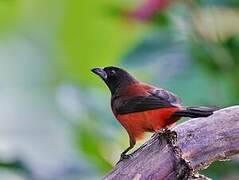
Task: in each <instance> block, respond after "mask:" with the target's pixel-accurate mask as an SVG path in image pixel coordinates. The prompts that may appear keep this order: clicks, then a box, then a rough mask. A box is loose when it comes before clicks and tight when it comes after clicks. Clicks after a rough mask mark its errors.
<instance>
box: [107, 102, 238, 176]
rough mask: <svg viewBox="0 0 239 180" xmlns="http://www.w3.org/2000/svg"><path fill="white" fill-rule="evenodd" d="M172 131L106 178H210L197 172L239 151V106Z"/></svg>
mask: <svg viewBox="0 0 239 180" xmlns="http://www.w3.org/2000/svg"><path fill="white" fill-rule="evenodd" d="M171 131H173V132H174V133H169V132H168V133H164V134H163V133H158V134H155V135H154V136H153V137H152V138H151V139H150V140H149V141H148V142H146V143H145V144H143V145H142V146H141V147H140V148H139V149H137V150H136V151H135V152H133V153H132V154H131V156H130V157H129V158H128V159H125V160H123V161H121V162H119V163H118V164H117V165H116V166H115V168H114V169H113V170H112V171H111V172H110V173H109V174H108V175H106V176H105V177H104V180H111V179H114V180H118V179H120V180H124V179H127V180H128V179H132V180H144V179H151V180H154V179H157V180H160V179H163V180H167V179H168V180H174V179H207V178H206V177H203V176H201V175H198V174H197V172H198V171H199V170H201V169H204V168H206V167H208V166H209V165H210V163H212V162H213V161H217V160H228V159H230V158H231V157H232V156H234V155H236V154H239V106H233V107H229V108H225V109H221V110H219V111H217V112H215V113H214V114H213V115H212V116H210V117H207V118H196V119H191V120H189V121H186V122H185V123H182V124H180V125H178V126H176V127H175V128H173V129H172V130H171Z"/></svg>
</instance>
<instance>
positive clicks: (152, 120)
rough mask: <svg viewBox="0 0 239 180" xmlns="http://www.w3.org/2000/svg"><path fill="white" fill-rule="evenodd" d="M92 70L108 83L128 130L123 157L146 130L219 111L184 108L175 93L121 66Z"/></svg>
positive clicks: (113, 105)
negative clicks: (145, 81) (139, 78)
mask: <svg viewBox="0 0 239 180" xmlns="http://www.w3.org/2000/svg"><path fill="white" fill-rule="evenodd" d="M91 71H92V72H93V73H95V74H96V75H98V76H99V77H100V78H101V79H102V80H103V81H104V82H105V84H106V85H107V86H108V88H109V90H110V92H111V109H112V112H113V114H114V116H115V118H116V119H117V120H118V121H119V123H120V124H121V125H122V126H123V127H124V128H125V129H126V131H127V133H128V136H129V147H127V148H126V149H125V150H124V151H123V152H122V153H121V156H120V159H121V160H122V159H125V158H127V157H128V156H129V155H127V153H128V151H130V150H131V149H132V148H133V147H134V146H135V144H136V141H137V140H140V139H142V138H143V137H144V134H145V133H146V132H159V131H161V130H163V129H167V128H169V127H172V126H174V125H175V123H176V122H177V121H178V120H179V119H181V118H182V117H190V118H198V117H207V116H210V115H212V114H213V112H214V111H216V110H218V108H217V107H203V106H199V107H184V106H182V105H181V99H180V98H179V97H177V96H176V95H175V94H174V93H172V92H170V91H167V90H165V89H163V88H160V87H155V86H153V85H149V84H146V83H143V82H141V81H138V80H137V79H135V78H134V77H133V76H132V75H131V74H130V73H128V72H127V71H126V70H124V69H122V68H119V67H114V66H108V67H104V68H99V67H96V68H93V69H91Z"/></svg>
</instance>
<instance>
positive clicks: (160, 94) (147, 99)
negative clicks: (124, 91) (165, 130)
mask: <svg viewBox="0 0 239 180" xmlns="http://www.w3.org/2000/svg"><path fill="white" fill-rule="evenodd" d="M180 102H181V100H180V99H179V98H178V97H177V96H176V95H174V94H173V93H171V92H168V91H166V90H164V89H158V88H154V89H151V90H149V91H148V92H147V95H146V96H134V97H126V98H120V99H115V101H114V102H112V103H113V107H114V109H115V111H116V113H117V114H128V113H134V112H142V111H147V110H153V109H159V108H165V107H177V106H178V105H179V104H180Z"/></svg>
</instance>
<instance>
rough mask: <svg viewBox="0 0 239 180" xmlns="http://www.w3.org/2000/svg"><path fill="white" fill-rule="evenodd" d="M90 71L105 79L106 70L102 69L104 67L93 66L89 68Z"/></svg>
mask: <svg viewBox="0 0 239 180" xmlns="http://www.w3.org/2000/svg"><path fill="white" fill-rule="evenodd" d="M91 71H92V72H93V73H95V74H97V75H98V76H100V77H101V78H102V79H104V80H105V79H107V74H106V72H105V71H104V69H102V68H93V69H91Z"/></svg>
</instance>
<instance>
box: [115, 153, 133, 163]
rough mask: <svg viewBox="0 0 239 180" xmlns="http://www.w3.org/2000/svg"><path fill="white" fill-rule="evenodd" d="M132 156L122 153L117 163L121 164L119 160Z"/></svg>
mask: <svg viewBox="0 0 239 180" xmlns="http://www.w3.org/2000/svg"><path fill="white" fill-rule="evenodd" d="M130 156H131V155H130V154H121V155H120V159H119V161H118V162H117V163H116V165H117V164H119V162H121V161H123V160H125V159H129V158H130Z"/></svg>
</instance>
